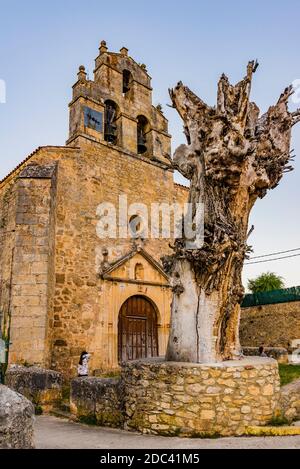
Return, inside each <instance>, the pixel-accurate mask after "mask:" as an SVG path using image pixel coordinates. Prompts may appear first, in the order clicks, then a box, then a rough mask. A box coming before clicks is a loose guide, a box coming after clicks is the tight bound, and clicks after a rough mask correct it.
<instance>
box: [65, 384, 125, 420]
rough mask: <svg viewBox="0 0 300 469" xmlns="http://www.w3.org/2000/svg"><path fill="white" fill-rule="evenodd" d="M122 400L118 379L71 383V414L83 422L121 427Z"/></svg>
mask: <svg viewBox="0 0 300 469" xmlns="http://www.w3.org/2000/svg"><path fill="white" fill-rule="evenodd" d="M122 398H123V391H122V385H121V382H120V380H119V379H112V378H95V377H91V378H76V379H73V380H72V381H71V402H70V408H71V412H72V413H73V414H75V415H76V417H77V419H78V420H81V421H83V422H86V423H91V424H97V425H102V426H107V427H121V426H122V425H123V420H124V419H123V412H122V400H123V399H122Z"/></svg>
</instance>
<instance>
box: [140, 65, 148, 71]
mask: <svg viewBox="0 0 300 469" xmlns="http://www.w3.org/2000/svg"><path fill="white" fill-rule="evenodd" d="M140 67H141V68H142V69H143V70H144V71H145V72H147V66H146V65H145V64H141V65H140Z"/></svg>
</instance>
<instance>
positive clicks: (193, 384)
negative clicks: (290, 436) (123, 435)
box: [122, 357, 280, 437]
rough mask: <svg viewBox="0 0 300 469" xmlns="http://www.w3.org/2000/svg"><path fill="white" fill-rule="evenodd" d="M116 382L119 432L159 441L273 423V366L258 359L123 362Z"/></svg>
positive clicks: (275, 391) (275, 385) (275, 380)
mask: <svg viewBox="0 0 300 469" xmlns="http://www.w3.org/2000/svg"><path fill="white" fill-rule="evenodd" d="M122 380H123V383H124V388H125V393H124V403H125V428H126V429H134V430H138V431H141V432H143V433H153V434H161V435H181V436H190V437H191V436H194V437H196V436H213V435H241V434H243V433H244V431H245V429H246V427H247V426H250V425H264V424H266V423H267V422H269V421H270V420H271V419H272V418H273V416H274V413H275V409H276V406H277V404H278V399H279V391H280V383H279V375H278V364H277V362H276V361H275V360H272V359H270V358H258V357H255V358H254V357H251V358H250V357H249V358H247V359H243V360H240V361H228V362H223V363H215V364H207V365H206V364H205V365H204V364H194V363H173V362H164V361H162V360H160V359H151V360H146V361H134V362H127V363H125V364H124V367H123V370H122Z"/></svg>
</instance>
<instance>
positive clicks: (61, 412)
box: [50, 409, 76, 420]
mask: <svg viewBox="0 0 300 469" xmlns="http://www.w3.org/2000/svg"><path fill="white" fill-rule="evenodd" d="M50 414H51V415H54V416H55V417H59V418H64V419H68V420H76V418H75V416H74V415H73V414H71V412H68V411H66V410H62V409H52V410H51V411H50Z"/></svg>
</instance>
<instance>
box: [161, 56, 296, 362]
mask: <svg viewBox="0 0 300 469" xmlns="http://www.w3.org/2000/svg"><path fill="white" fill-rule="evenodd" d="M256 68H257V63H256V62H249V64H248V68H247V75H246V77H245V78H244V79H243V80H241V81H240V82H239V83H238V84H236V85H235V86H232V85H231V84H230V83H229V81H228V78H227V77H226V76H225V75H222V76H221V78H220V81H219V84H218V97H217V106H216V107H209V106H208V105H207V104H205V103H204V102H203V101H202V100H201V99H200V98H198V97H197V96H196V95H195V94H193V93H192V92H191V91H190V90H189V88H187V87H186V86H184V85H183V84H182V83H181V82H180V83H178V85H177V86H176V88H175V89H172V90H170V96H171V99H172V103H173V107H174V108H176V109H177V111H178V113H179V114H180V116H181V118H182V119H183V122H184V129H185V134H186V136H187V145H181V146H180V147H179V148H178V149H177V150H176V152H175V154H174V158H173V160H172V164H173V166H174V168H176V169H178V170H179V171H180V172H181V173H182V174H183V176H185V177H186V178H188V179H189V180H190V192H189V202H190V203H191V204H192V206H193V207H196V205H197V204H198V203H203V204H204V244H203V247H202V248H201V249H189V247H188V244H187V239H186V237H185V236H184V235H183V237H182V239H177V240H176V242H175V246H174V253H173V255H172V256H167V257H165V258H164V259H163V262H164V266H165V269H166V271H167V272H169V274H170V276H171V279H172V283H173V303H172V314H171V333H170V338H169V344H168V350H167V356H166V359H167V360H169V361H170V360H174V361H188V362H198V363H206V362H214V361H219V360H228V359H232V358H235V357H237V356H238V355H240V345H239V315H240V302H241V300H242V298H243V295H244V289H243V286H242V281H241V274H242V268H243V263H244V260H245V258H246V257H247V252H248V251H249V247H248V246H247V237H248V219H249V214H250V211H251V209H252V207H253V205H254V203H255V201H256V200H257V198H262V197H264V196H265V195H266V192H267V190H268V189H273V188H274V187H276V186H277V185H278V183H279V181H280V179H281V177H282V175H283V173H284V172H287V171H290V170H291V169H292V167H291V166H290V160H291V153H290V139H291V128H292V126H293V125H294V124H295V123H296V122H298V121H299V120H300V110H298V111H296V112H294V113H290V112H289V111H288V107H287V101H288V98H289V96H290V95H291V94H292V88H291V87H289V88H286V89H285V91H284V92H283V93H282V95H281V96H280V98H279V100H278V102H277V103H276V104H275V106H271V107H270V108H269V110H268V111H267V112H266V113H265V114H264V115H262V116H261V117H259V109H258V107H257V106H256V104H255V103H252V102H250V101H249V95H250V88H251V81H252V75H253V73H254V72H255V70H256ZM194 213H195V210H194V209H193V214H194Z"/></svg>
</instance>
